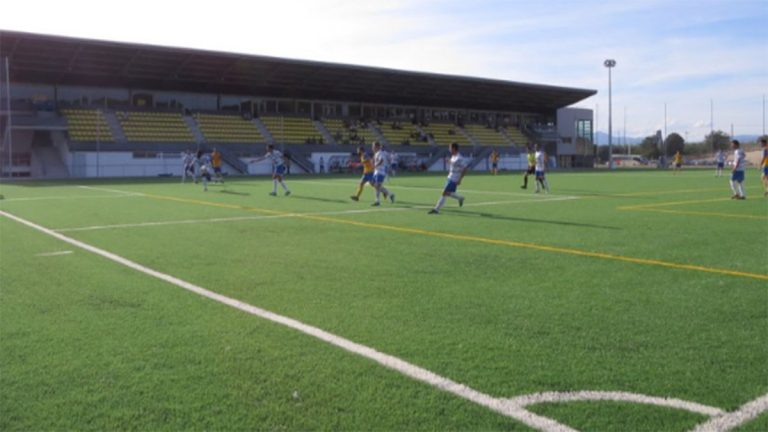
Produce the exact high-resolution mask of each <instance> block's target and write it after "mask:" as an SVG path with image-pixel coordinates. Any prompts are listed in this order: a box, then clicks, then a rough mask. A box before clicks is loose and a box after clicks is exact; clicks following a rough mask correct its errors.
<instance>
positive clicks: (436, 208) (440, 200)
mask: <svg viewBox="0 0 768 432" xmlns="http://www.w3.org/2000/svg"><path fill="white" fill-rule="evenodd" d="M443 204H445V197H444V196H441V197H440V199H439V200H437V205H436V206H435V210H440V208H441V207H442V206H443Z"/></svg>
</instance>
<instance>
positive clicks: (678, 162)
mask: <svg viewBox="0 0 768 432" xmlns="http://www.w3.org/2000/svg"><path fill="white" fill-rule="evenodd" d="M682 166H683V155H681V154H680V151H677V153H675V168H674V171H672V174H673V175H674V174H676V173H677V172H678V171H680V168H681V167H682Z"/></svg>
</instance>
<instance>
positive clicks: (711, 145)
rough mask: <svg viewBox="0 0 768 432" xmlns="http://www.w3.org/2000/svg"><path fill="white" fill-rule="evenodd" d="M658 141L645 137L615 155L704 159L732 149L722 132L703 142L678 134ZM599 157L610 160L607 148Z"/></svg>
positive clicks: (615, 148)
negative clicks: (678, 154)
mask: <svg viewBox="0 0 768 432" xmlns="http://www.w3.org/2000/svg"><path fill="white" fill-rule="evenodd" d="M762 138H768V136H762V137H760V138H758V141H759V140H760V139H762ZM658 141H659V139H658V138H657V137H656V136H655V135H651V136H648V137H645V139H643V141H642V142H641V143H640V144H637V145H630V146H629V148H627V146H626V145H614V146H613V153H614V154H626V153H627V150H629V151H630V153H631V154H633V155H639V156H643V157H645V158H646V159H658V158H660V157H661V156H662V155H665V156H666V157H670V156H672V155H674V154H675V153H677V152H678V151H679V152H680V153H681V154H683V155H686V156H702V157H703V156H707V155H710V154H712V153H714V152H716V151H718V150H723V151H728V150H729V149H730V147H731V145H730V144H731V137H730V136H729V135H728V134H726V133H725V132H723V131H721V130H717V131H713V132H710V133H709V134H707V136H706V137H704V141H702V142H695V143H686V142H685V139H684V138H683V137H682V136H680V134H679V133H676V132H673V133H671V134H669V135H667V137H666V138H665V139H664V140H663V142H661V143H660V142H658ZM598 157H599V158H600V159H601V160H607V159H608V147H607V146H600V147H599V148H598Z"/></svg>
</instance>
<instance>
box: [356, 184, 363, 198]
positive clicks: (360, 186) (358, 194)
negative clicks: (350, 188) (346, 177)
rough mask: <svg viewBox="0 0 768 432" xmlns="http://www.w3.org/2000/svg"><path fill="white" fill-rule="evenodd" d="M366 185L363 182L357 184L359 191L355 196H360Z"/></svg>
mask: <svg viewBox="0 0 768 432" xmlns="http://www.w3.org/2000/svg"><path fill="white" fill-rule="evenodd" d="M364 186H365V184H361V185H359V186H357V192H355V196H356V197H358V198H360V195H362V194H363V187H364Z"/></svg>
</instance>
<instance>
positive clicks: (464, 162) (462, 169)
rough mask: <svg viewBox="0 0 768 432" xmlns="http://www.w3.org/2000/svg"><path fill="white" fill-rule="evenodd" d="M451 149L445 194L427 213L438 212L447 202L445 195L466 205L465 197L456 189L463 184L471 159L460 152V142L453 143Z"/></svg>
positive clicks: (461, 204)
mask: <svg viewBox="0 0 768 432" xmlns="http://www.w3.org/2000/svg"><path fill="white" fill-rule="evenodd" d="M449 149H450V151H451V163H450V168H449V170H448V180H446V182H445V188H444V189H443V195H442V196H441V197H440V199H439V200H438V201H437V205H435V208H433V209H432V210H430V211H429V212H428V213H427V214H438V213H440V208H442V207H443V204H445V197H451V198H453V199H455V200H457V201H458V202H459V207H463V206H464V197H463V196H461V195H459V194H457V193H456V189H457V188H458V187H459V185H460V184H461V180H462V179H463V178H464V175H465V174H466V173H467V169H468V168H469V160H468V159H466V158H464V156H462V155H461V153H459V144H458V143H455V142H454V143H451V145H450V146H449Z"/></svg>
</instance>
